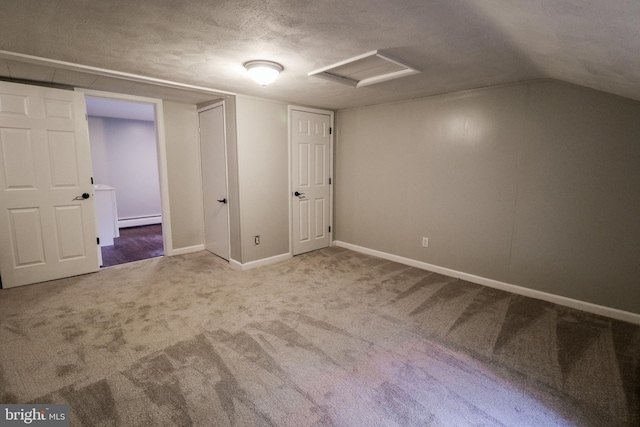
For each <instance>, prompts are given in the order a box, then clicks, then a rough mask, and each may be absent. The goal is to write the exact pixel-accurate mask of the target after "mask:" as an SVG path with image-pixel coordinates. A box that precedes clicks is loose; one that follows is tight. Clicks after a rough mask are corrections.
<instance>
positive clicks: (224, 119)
mask: <svg viewBox="0 0 640 427" xmlns="http://www.w3.org/2000/svg"><path fill="white" fill-rule="evenodd" d="M220 106H221V107H222V138H223V140H224V165H225V170H224V174H225V187H226V188H225V191H226V194H227V209H228V210H229V212H228V214H227V235H228V236H229V241H228V244H229V259H228V260H227V262H230V261H231V209H230V208H229V156H228V154H227V104H226V103H225V101H224V99H223V100H222V101H220V102H216V103H214V104H211V105H207V106H206V107H202V108H198V139H199V141H198V142H199V144H198V157H200V163H199V164H200V179H202V139H201V138H200V113H201V112H203V111H207V110H211V109H213V108H217V107H220ZM201 188H202V191H203V192H204V183H203V185H202V186H201ZM201 198H202V200H203V202H204V194H202V197H201ZM205 221H206V217H205V212H204V203H202V229H203V230H205V224H204V222H205ZM203 237H204V239H206V238H207V236H206V235H204V236H203ZM204 244H205V246H206V241H205V243H204Z"/></svg>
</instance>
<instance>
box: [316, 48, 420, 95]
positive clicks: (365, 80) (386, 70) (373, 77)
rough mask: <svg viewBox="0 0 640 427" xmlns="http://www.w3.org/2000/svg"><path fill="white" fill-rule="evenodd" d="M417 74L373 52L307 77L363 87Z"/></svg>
mask: <svg viewBox="0 0 640 427" xmlns="http://www.w3.org/2000/svg"><path fill="white" fill-rule="evenodd" d="M419 72H420V71H418V70H416V69H415V68H411V67H410V66H408V65H406V64H403V63H402V62H401V61H399V60H397V59H395V58H392V57H390V56H389V55H386V54H383V53H381V52H379V51H377V50H374V51H373V52H369V53H365V54H364V55H359V56H356V57H353V58H350V59H347V60H345V61H341V62H338V63H337V64H333V65H330V66H328V67H324V68H321V69H319V70H316V71H312V72H310V73H309V74H308V75H309V76H315V77H320V78H322V79H326V80H331V81H334V82H337V83H342V84H346V85H349V86H353V87H363V86H369V85H372V84H376V83H381V82H385V81H387V80H393V79H398V78H400V77H405V76H410V75H412V74H417V73H419Z"/></svg>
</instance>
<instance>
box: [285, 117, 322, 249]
mask: <svg viewBox="0 0 640 427" xmlns="http://www.w3.org/2000/svg"><path fill="white" fill-rule="evenodd" d="M332 120H333V116H332V114H331V113H330V112H319V111H317V110H305V109H297V108H293V109H291V110H290V122H289V126H290V139H291V191H292V194H291V197H292V204H291V209H292V232H291V235H292V240H293V255H299V254H301V253H305V252H309V251H313V250H317V249H321V248H324V247H327V246H329V244H330V242H331V231H330V227H331V179H332V178H331V172H332V167H331V166H332V161H331V159H332V138H333V137H332V132H331V127H332Z"/></svg>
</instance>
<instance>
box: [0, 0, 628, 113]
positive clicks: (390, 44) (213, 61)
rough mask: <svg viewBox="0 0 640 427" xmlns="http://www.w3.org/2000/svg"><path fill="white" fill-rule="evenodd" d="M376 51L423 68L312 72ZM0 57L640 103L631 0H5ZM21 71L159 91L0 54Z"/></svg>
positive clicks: (4, 67) (283, 91)
mask: <svg viewBox="0 0 640 427" xmlns="http://www.w3.org/2000/svg"><path fill="white" fill-rule="evenodd" d="M376 49H379V50H381V51H382V52H385V53H388V54H390V55H391V56H394V57H396V58H399V59H401V60H404V61H406V62H407V63H408V64H409V65H411V66H413V67H415V68H417V69H419V70H420V71H421V73H420V74H417V75H413V76H409V77H406V78H403V79H399V80H395V81H389V82H385V83H380V84H377V85H374V86H370V87H364V88H358V89H355V88H352V87H348V86H344V85H341V84H338V83H334V82H330V81H326V80H322V79H319V78H314V77H308V76H307V73H308V72H310V71H313V70H316V69H318V68H322V67H325V66H328V65H331V64H334V63H336V62H339V61H342V60H344V59H347V58H350V57H353V56H356V55H360V54H363V53H366V52H369V51H372V50H376ZM0 50H4V51H9V52H15V53H21V54H26V55H32V56H37V57H43V58H50V59H54V60H57V61H65V62H70V63H76V64H82V65H86V66H91V67H98V68H104V69H109V70H115V71H119V72H125V73H131V74H137V75H142V76H148V77H152V78H156V79H164V80H170V81H174V82H179V83H184V84H189V85H195V86H200V87H206V88H211V89H214V90H222V91H227V92H233V93H239V94H245V95H252V96H259V97H264V98H271V99H276V100H282V101H286V102H292V103H295V104H300V105H308V106H316V107H321V108H330V109H340V108H348V107H354V106H360V105H369V104H377V103H382V102H389V101H396V100H402V99H407V98H415V97H422V96H427V95H433V94H439V93H446V92H452V91H458V90H462V89H471V88H477V87H483V86H489V85H496V84H503V83H511V82H516V81H523V80H530V79H537V78H554V79H559V80H563V81H566V82H570V83H574V84H578V85H582V86H587V87H591V88H595V89H599V90H603V91H606V92H610V93H614V94H617V95H621V96H625V97H629V98H634V99H640V1H638V0H607V1H603V0H519V1H518V0H513V1H504V0H395V1H389V0H340V1H322V0H314V1H307V0H288V1H287V0H264V1H258V0H253V1H248V0H228V1H220V0H218V1H215V0H189V1H183V0H136V1H131V0H105V1H92V0H56V1H38V0H0ZM254 59H268V60H273V61H276V62H279V63H280V64H282V65H283V66H284V67H285V71H284V72H283V73H282V75H281V76H280V78H279V79H278V80H277V81H276V82H275V83H274V84H273V85H271V86H269V87H267V88H261V87H259V86H257V85H256V84H255V83H253V82H252V81H251V80H250V79H248V77H247V76H246V74H245V73H244V72H243V68H242V64H243V63H244V62H246V61H249V60H254ZM21 68H24V69H23V70H21ZM29 73H31V77H32V78H31V79H32V80H35V79H37V80H42V74H43V73H44V74H45V75H46V76H47V78H48V79H49V81H50V82H56V83H60V81H58V80H64V84H71V85H78V86H83V87H93V88H96V89H101V90H113V91H117V92H123V91H125V92H126V91H129V92H132V91H133V92H136V91H141V92H144V93H145V94H146V95H148V96H154V93H155V92H154V88H153V87H152V86H150V85H144V84H142V83H139V82H131V81H121V80H118V79H114V78H112V77H105V76H91V75H88V74H86V73H79V72H77V71H69V70H56V69H55V68H50V69H47V68H46V67H44V68H43V67H40V68H39V69H38V67H37V66H35V65H32V64H26V65H24V64H23V65H21V64H17V63H16V62H15V61H13V60H7V59H6V57H5V59H1V57H0V76H8V77H12V78H29ZM56 76H57V77H56ZM33 77H39V78H35V79H34V78H33ZM92 79H93V80H92ZM45 80H46V79H45ZM128 85H129V86H130V87H129V86H128ZM147 86H149V87H147ZM172 91H173V92H172ZM158 93H159V94H160V95H162V94H164V95H163V97H165V98H166V99H182V98H181V97H184V100H188V101H190V102H202V101H205V100H207V99H211V98H212V96H213V95H212V94H210V93H209V94H205V93H192V94H185V93H184V92H182V91H178V90H175V89H170V88H166V87H165V88H162V90H161V91H160V92H158ZM155 96H159V95H155Z"/></svg>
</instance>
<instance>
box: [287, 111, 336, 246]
mask: <svg viewBox="0 0 640 427" xmlns="http://www.w3.org/2000/svg"><path fill="white" fill-rule="evenodd" d="M293 111H303V112H305V113H316V114H325V115H328V116H330V117H331V125H330V126H331V133H330V136H329V177H330V178H331V185H330V186H329V228H330V229H331V231H330V232H329V246H332V245H333V186H334V184H335V182H334V179H333V136H334V134H335V132H334V130H335V125H334V112H333V111H329V110H320V109H317V108H308V107H299V106H297V105H289V114H288V120H289V135H288V136H289V152H288V156H289V253H290V254H291V255H292V256H293V197H292V196H291V195H292V193H293V182H292V179H293V176H292V170H293V158H292V156H291V150H292V149H293V138H292V137H291V135H292V132H293V120H292V118H291V117H292V114H293Z"/></svg>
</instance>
